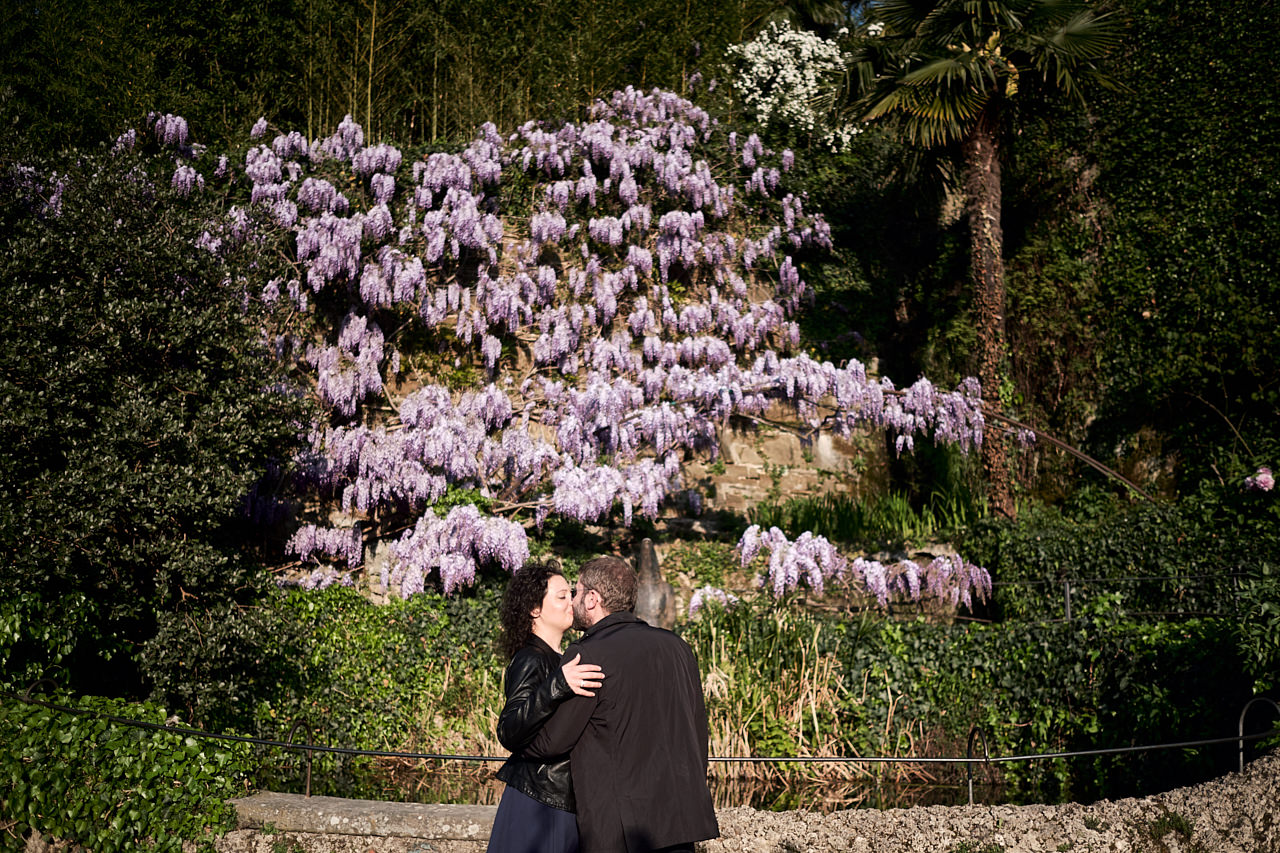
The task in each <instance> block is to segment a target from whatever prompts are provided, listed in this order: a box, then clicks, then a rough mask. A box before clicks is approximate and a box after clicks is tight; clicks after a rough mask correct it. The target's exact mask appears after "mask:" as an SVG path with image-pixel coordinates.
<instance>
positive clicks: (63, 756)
mask: <svg viewBox="0 0 1280 853" xmlns="http://www.w3.org/2000/svg"><path fill="white" fill-rule="evenodd" d="M58 703H59V704H63V705H66V706H69V707H73V708H76V709H77V710H78V711H79V713H75V714H71V713H67V712H63V711H58V710H53V709H49V708H45V707H42V706H40V705H34V704H26V703H24V702H20V701H17V700H15V699H12V698H7V699H5V701H4V703H3V704H0V779H3V780H4V782H3V784H0V811H3V813H4V815H5V817H6V819H8V820H13V821H16V824H15V825H13V826H10V827H8V828H7V831H6V833H5V834H4V836H3V838H2V839H0V845H2V846H3V847H4V849H7V850H21V849H24V848H25V842H24V835H25V834H27V833H28V832H30V833H33V834H35V835H37V836H46V837H47V836H53V837H54V838H57V839H59V840H60V841H65V842H71V843H74V844H79V845H82V846H83V847H85V848H87V849H90V850H94V851H100V853H112V851H131V850H154V851H174V853H176V851H180V850H183V849H184V847H183V842H184V841H203V842H205V843H206V844H211V842H212V839H213V837H214V836H215V835H219V834H221V833H224V832H226V831H227V830H230V829H232V828H234V826H235V808H234V807H233V806H232V805H231V804H230V803H229V802H227V800H228V799H229V798H231V797H234V796H237V795H240V794H243V793H244V780H245V778H246V777H247V775H248V774H249V772H250V771H251V769H252V767H253V762H252V760H251V757H250V749H249V747H248V745H247V744H244V743H239V742H235V741H208V740H203V739H201V740H197V739H195V738H192V737H189V736H184V735H181V734H178V733H173V732H166V731H164V730H163V729H162V728H161V729H155V728H150V729H146V728H139V727H136V726H130V725H126V724H124V723H121V722H116V721H113V720H111V719H108V717H119V718H123V719H128V720H137V721H139V722H143V723H147V724H150V725H152V726H161V727H162V726H163V725H164V723H165V711H164V709H162V708H160V707H158V706H155V705H135V704H129V703H126V702H120V701H115V700H110V699H101V698H96V697H84V698H80V699H68V698H65V697H64V698H60V699H59V700H58Z"/></svg>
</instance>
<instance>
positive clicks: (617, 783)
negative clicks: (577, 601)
mask: <svg viewBox="0 0 1280 853" xmlns="http://www.w3.org/2000/svg"><path fill="white" fill-rule="evenodd" d="M576 654H581V655H582V662H583V663H594V664H599V665H600V666H601V667H602V668H603V669H604V672H605V674H606V678H605V680H604V684H603V686H601V687H599V688H597V689H596V691H595V694H596V695H595V696H590V697H589V696H574V697H572V698H570V699H568V700H566V701H565V702H564V703H563V704H561V705H560V706H559V707H558V708H557V709H556V711H555V713H554V714H553V715H552V716H551V719H549V720H548V721H547V722H546V724H545V725H544V726H543V727H542V730H541V731H540V732H539V733H538V736H537V737H536V738H535V739H534V741H533V743H532V744H531V745H530V746H529V747H527V749H526V753H527V754H528V755H530V756H535V757H536V756H547V757H551V756H556V755H563V754H564V753H565V752H566V751H568V752H569V755H570V765H571V770H572V773H573V788H574V792H575V794H576V795H577V800H578V835H579V838H580V843H581V849H582V853H643V851H648V850H654V849H656V848H660V847H669V846H671V845H675V844H685V843H692V842H694V841H703V840H706V839H708V838H715V837H717V836H718V835H719V834H720V829H719V827H718V826H717V824H716V813H715V807H714V806H713V804H712V801H711V792H710V791H709V790H708V788H707V737H708V733H707V709H706V704H705V703H704V701H703V698H702V682H701V680H700V678H699V676H698V662H697V660H696V659H695V658H694V655H693V651H692V650H691V649H690V648H689V645H688V644H687V643H686V642H685V641H684V640H682V639H680V638H679V637H677V636H676V635H675V634H673V633H671V632H670V631H667V630H664V629H662V628H654V627H651V626H649V625H647V624H645V623H644V622H642V621H640V620H639V619H637V618H636V617H635V615H634V614H633V613H631V612H630V611H626V612H620V613H612V614H610V615H608V616H606V617H605V618H604V619H601V620H600V621H599V622H597V623H596V624H595V625H593V626H591V627H590V628H589V629H587V632H586V634H585V635H584V636H583V638H582V639H581V640H579V641H578V642H576V643H574V644H572V645H570V646H569V648H568V649H567V650H566V651H565V655H564V659H565V660H568V659H570V658H572V657H573V656H574V655H576Z"/></svg>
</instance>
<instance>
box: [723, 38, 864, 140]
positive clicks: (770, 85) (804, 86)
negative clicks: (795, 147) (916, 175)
mask: <svg viewBox="0 0 1280 853" xmlns="http://www.w3.org/2000/svg"><path fill="white" fill-rule="evenodd" d="M729 57H730V60H731V61H733V62H734V64H735V66H736V67H735V72H734V77H733V84H734V88H735V90H736V91H737V93H738V95H739V97H741V98H742V102H743V103H744V104H745V105H746V107H747V109H749V110H751V111H752V112H753V113H754V114H755V118H756V121H757V122H759V123H760V124H762V125H765V126H766V127H767V126H777V125H789V126H791V127H793V128H796V129H798V130H801V131H803V132H805V133H807V134H809V135H810V136H811V137H812V138H813V139H814V140H815V141H817V142H818V143H820V144H821V145H824V146H826V147H827V148H830V149H831V150H833V151H843V150H844V149H846V148H847V147H848V146H849V143H850V142H851V141H852V140H853V137H854V136H856V135H857V134H858V133H859V132H860V131H861V128H860V127H859V126H858V125H856V124H853V123H850V122H842V121H840V120H839V119H838V118H837V117H835V116H834V115H833V114H832V113H831V111H830V110H824V109H821V108H820V107H819V105H820V104H823V103H825V102H828V101H829V100H830V98H829V95H828V94H827V93H829V92H830V91H831V90H832V88H833V87H834V86H836V85H837V84H838V82H839V79H840V77H841V75H843V74H844V68H845V56H844V52H843V51H842V50H841V48H840V45H839V44H837V43H836V42H834V41H830V40H828V39H824V38H821V37H819V36H817V35H815V34H813V33H810V32H803V31H799V30H793V29H791V26H790V25H789V24H785V23H774V24H770V25H769V26H768V27H766V28H765V29H764V30H763V31H762V32H761V33H760V34H759V35H758V36H756V37H755V38H754V39H753V40H751V41H749V42H746V43H744V44H738V45H733V46H732V47H730V48H729Z"/></svg>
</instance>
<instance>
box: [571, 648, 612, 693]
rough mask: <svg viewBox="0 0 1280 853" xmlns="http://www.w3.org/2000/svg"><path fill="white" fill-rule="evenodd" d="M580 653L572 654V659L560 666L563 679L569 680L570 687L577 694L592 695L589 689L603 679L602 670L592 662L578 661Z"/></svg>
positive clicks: (597, 685) (596, 685)
mask: <svg viewBox="0 0 1280 853" xmlns="http://www.w3.org/2000/svg"><path fill="white" fill-rule="evenodd" d="M581 660H582V655H580V654H577V655H574V656H573V660H571V661H569V662H568V663H567V664H565V665H564V666H562V667H560V671H561V672H563V673H564V680H565V681H567V682H569V687H570V689H572V690H573V692H574V693H577V694H578V695H579V696H594V695H596V694H594V693H592V692H591V691H592V690H594V689H596V688H597V687H599V686H600V685H601V683H603V681H604V670H602V669H600V667H599V666H598V665H596V664H594V663H579V661H581Z"/></svg>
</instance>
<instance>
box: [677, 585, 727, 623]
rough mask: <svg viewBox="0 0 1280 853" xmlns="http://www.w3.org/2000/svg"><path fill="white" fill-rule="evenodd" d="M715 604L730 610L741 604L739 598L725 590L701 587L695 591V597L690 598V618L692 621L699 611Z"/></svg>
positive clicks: (708, 586)
mask: <svg viewBox="0 0 1280 853" xmlns="http://www.w3.org/2000/svg"><path fill="white" fill-rule="evenodd" d="M713 602H714V603H715V604H717V605H719V606H720V607H722V608H724V609H725V610H728V609H730V608H732V607H734V606H736V605H737V604H738V602H739V599H738V596H736V595H734V594H733V593H731V592H726V591H724V590H723V589H718V588H716V587H714V586H711V585H710V584H708V585H706V586H702V587H699V588H698V589H695V590H694V591H693V595H691V596H690V597H689V618H690V619H692V618H693V617H694V616H697V615H698V611H700V610H702V608H704V607H706V606H707V605H708V604H711V603H713Z"/></svg>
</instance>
